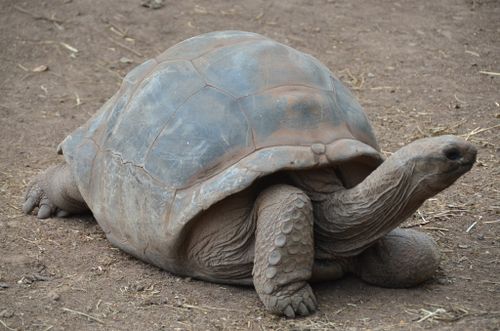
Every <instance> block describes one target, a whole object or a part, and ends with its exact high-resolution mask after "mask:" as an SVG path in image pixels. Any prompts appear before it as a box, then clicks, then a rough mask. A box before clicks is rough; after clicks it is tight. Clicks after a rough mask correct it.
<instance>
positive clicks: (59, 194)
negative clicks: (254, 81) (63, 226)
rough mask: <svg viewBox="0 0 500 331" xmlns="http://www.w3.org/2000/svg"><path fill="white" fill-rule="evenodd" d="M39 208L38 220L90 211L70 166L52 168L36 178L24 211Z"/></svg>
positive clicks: (29, 187)
mask: <svg viewBox="0 0 500 331" xmlns="http://www.w3.org/2000/svg"><path fill="white" fill-rule="evenodd" d="M36 207H38V213H37V217H38V218H41V219H42V218H48V217H50V216H53V215H55V216H57V217H65V216H68V215H70V214H76V213H81V212H84V211H86V210H88V207H87V204H86V203H85V201H84V200H83V198H82V196H81V194H80V191H79V190H78V187H77V185H76V182H75V179H74V178H73V174H72V173H71V169H70V168H69V165H68V164H66V163H63V164H59V165H56V166H52V167H50V168H48V169H47V170H45V171H44V172H42V173H41V174H39V175H38V176H36V177H35V178H34V179H33V180H32V181H31V182H30V184H29V185H28V189H27V191H26V196H25V198H24V204H23V211H24V212H25V213H26V214H29V213H31V212H32V211H33V210H34V209H35V208H36Z"/></svg>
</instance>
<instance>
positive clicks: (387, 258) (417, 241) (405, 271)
mask: <svg viewBox="0 0 500 331" xmlns="http://www.w3.org/2000/svg"><path fill="white" fill-rule="evenodd" d="M438 266H439V250H438V247H437V245H436V243H435V242H434V240H433V239H432V238H431V237H429V236H428V235H426V234H425V233H422V232H419V231H415V230H411V229H400V228H396V229H394V230H393V231H391V232H389V233H388V234H387V235H385V236H384V237H382V239H380V240H379V241H378V242H376V243H375V244H374V245H372V246H371V247H369V248H367V249H366V250H365V251H364V252H363V253H361V255H359V256H358V257H355V258H354V263H353V268H354V270H353V271H354V273H355V274H357V275H358V276H360V277H361V279H363V280H364V281H366V282H367V283H371V284H374V285H378V286H382V287H395V288H397V287H411V286H414V285H418V284H419V283H422V282H424V281H426V280H428V279H430V278H431V277H432V276H433V275H434V273H435V272H436V270H437V268H438Z"/></svg>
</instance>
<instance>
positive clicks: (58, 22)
mask: <svg viewBox="0 0 500 331" xmlns="http://www.w3.org/2000/svg"><path fill="white" fill-rule="evenodd" d="M13 7H14V9H16V10H18V11H20V12H21V13H24V14H28V15H30V16H31V17H33V18H34V19H35V20H44V21H48V22H51V23H57V24H63V23H64V21H61V20H58V19H56V18H54V16H52V17H47V16H43V15H37V14H34V13H32V12H30V11H29V10H26V9H24V8H22V7H19V6H16V5H14V6H13Z"/></svg>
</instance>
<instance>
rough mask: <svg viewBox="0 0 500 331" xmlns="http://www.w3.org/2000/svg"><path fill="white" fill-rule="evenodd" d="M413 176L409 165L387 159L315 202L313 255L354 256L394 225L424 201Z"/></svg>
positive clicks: (411, 167)
mask: <svg viewBox="0 0 500 331" xmlns="http://www.w3.org/2000/svg"><path fill="white" fill-rule="evenodd" d="M413 179H414V178H413V166H411V164H404V165H402V164H401V163H399V162H393V160H388V161H386V162H384V163H383V164H382V165H381V166H380V167H378V168H377V169H376V170H375V171H373V172H372V173H371V174H370V175H369V176H368V177H367V178H366V179H365V180H364V181H363V182H361V183H360V184H358V185H357V186H355V187H353V188H351V189H346V190H340V191H337V192H334V193H332V194H330V195H328V196H327V197H325V198H324V199H323V201H319V202H317V203H316V204H315V208H314V212H315V217H316V227H315V239H316V247H317V250H318V251H317V254H318V255H319V256H324V257H325V258H326V257H330V258H331V257H348V256H354V255H356V254H359V253H360V252H361V251H363V250H364V249H366V248H367V247H369V246H370V245H371V244H373V243H374V242H375V241H376V240H378V239H380V238H381V237H382V236H384V235H385V234H387V233H388V232H389V231H391V230H393V229H394V228H396V227H397V226H398V225H399V224H400V223H402V222H403V221H404V220H405V219H406V218H407V217H408V216H410V215H411V214H412V213H413V212H414V211H415V210H416V209H417V208H418V207H419V206H420V205H421V204H422V202H423V201H424V200H425V199H421V198H419V197H418V196H419V195H421V194H418V192H416V185H415V184H414V180H413Z"/></svg>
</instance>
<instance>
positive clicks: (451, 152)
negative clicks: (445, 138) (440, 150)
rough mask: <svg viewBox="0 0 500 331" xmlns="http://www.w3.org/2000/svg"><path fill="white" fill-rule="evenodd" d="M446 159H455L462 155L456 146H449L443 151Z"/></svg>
mask: <svg viewBox="0 0 500 331" xmlns="http://www.w3.org/2000/svg"><path fill="white" fill-rule="evenodd" d="M444 155H445V156H446V158H447V159H448V160H452V161H456V160H458V159H460V158H461V157H462V153H460V151H459V150H458V149H457V148H450V149H448V150H446V151H445V152H444Z"/></svg>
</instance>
